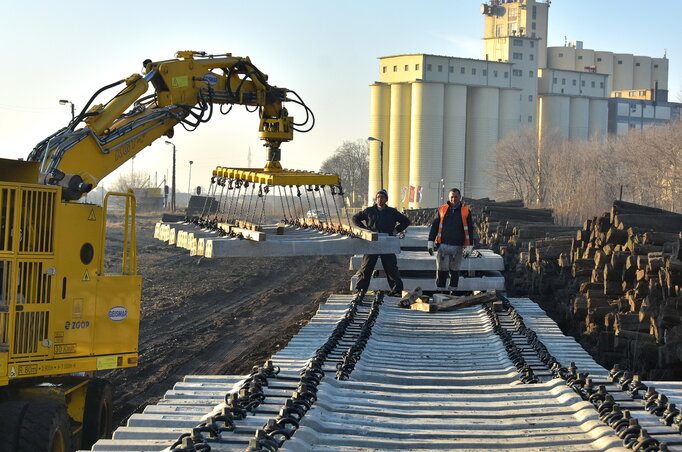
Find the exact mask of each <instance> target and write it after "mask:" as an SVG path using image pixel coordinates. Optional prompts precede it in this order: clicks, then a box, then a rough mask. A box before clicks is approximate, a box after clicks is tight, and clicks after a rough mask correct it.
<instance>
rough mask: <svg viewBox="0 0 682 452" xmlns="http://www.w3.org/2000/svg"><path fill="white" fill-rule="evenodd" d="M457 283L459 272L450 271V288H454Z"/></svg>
mask: <svg viewBox="0 0 682 452" xmlns="http://www.w3.org/2000/svg"><path fill="white" fill-rule="evenodd" d="M458 284H459V272H450V288H451V289H455V288H457V285H458Z"/></svg>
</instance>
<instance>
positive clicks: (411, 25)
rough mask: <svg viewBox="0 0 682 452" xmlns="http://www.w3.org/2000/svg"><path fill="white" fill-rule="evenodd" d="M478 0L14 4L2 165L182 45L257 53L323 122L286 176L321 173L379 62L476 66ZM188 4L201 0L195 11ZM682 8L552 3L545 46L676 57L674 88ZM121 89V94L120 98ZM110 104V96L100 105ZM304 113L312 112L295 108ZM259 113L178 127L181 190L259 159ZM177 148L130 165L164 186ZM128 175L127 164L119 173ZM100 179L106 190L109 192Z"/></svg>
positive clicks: (2, 109)
mask: <svg viewBox="0 0 682 452" xmlns="http://www.w3.org/2000/svg"><path fill="white" fill-rule="evenodd" d="M480 3H481V2H480V1H474V0H459V1H454V0H451V1H425V2H422V4H421V5H420V6H418V9H414V8H415V6H416V5H419V3H417V2H413V1H402V0H399V1H375V2H370V1H363V2H360V1H346V2H338V1H337V2H333V1H296V0H291V1H289V2H260V3H256V2H244V1H242V2H227V1H223V2H220V1H216V2H204V3H199V2H194V3H190V2H185V1H182V2H181V1H176V0H168V1H163V2H161V1H137V2H131V1H128V0H120V1H118V2H93V1H83V0H78V1H64V2H54V1H44V0H39V1H31V2H29V1H21V2H20V1H15V0H5V1H4V2H3V3H2V9H1V11H2V14H0V48H1V49H2V52H1V54H2V56H1V58H2V61H3V63H2V66H3V70H2V71H0V85H1V86H2V87H3V89H2V90H1V91H0V120H1V121H0V157H7V158H17V157H26V156H27V155H28V153H29V152H30V151H31V149H32V148H33V146H34V145H35V144H36V143H38V142H39V141H41V140H42V139H43V138H45V137H46V136H48V135H50V134H51V133H52V132H54V131H55V130H57V129H59V128H60V127H62V126H63V125H65V124H66V123H67V122H68V120H69V119H70V110H69V107H68V106H61V105H59V104H58V101H59V99H62V98H65V99H69V100H71V101H73V102H74V103H75V104H76V108H77V109H79V108H81V107H82V106H83V105H84V103H85V102H86V101H87V99H88V98H89V97H90V95H91V94H92V93H93V92H94V91H96V90H97V89H99V88H100V87H102V86H104V85H106V84H108V83H111V82H113V81H116V80H120V79H121V78H124V77H127V76H129V75H130V74H132V73H134V72H139V71H141V62H142V61H143V60H145V59H146V58H149V59H152V60H161V59H168V58H172V57H173V56H174V54H175V52H176V51H177V50H205V51H207V52H209V53H216V54H217V53H225V52H231V53H232V54H234V55H239V56H249V57H251V59H252V61H253V62H254V64H255V65H257V66H258V67H259V68H260V69H261V70H262V71H263V72H265V73H266V74H268V75H269V80H270V82H271V83H272V84H274V85H277V86H281V87H286V88H290V89H293V90H295V91H297V92H298V93H299V94H300V95H301V97H303V99H304V100H305V101H306V103H307V104H308V106H309V107H310V108H312V110H313V111H314V113H315V116H316V119H317V124H316V126H315V128H314V129H313V130H312V131H311V132H309V133H307V134H297V135H296V136H295V139H294V141H293V142H290V143H285V144H284V145H283V146H282V163H283V165H284V166H285V167H288V168H299V169H309V170H316V169H318V168H319V165H320V163H321V162H322V160H324V158H326V157H328V156H329V155H331V153H332V152H333V151H334V150H335V149H336V148H337V147H338V146H339V145H340V144H341V142H342V141H344V140H355V139H358V138H366V137H367V135H368V131H369V119H368V117H369V84H371V83H372V82H373V81H375V80H376V79H377V78H378V61H377V57H380V56H386V55H394V54H402V53H432V54H438V55H448V56H459V57H467V58H481V57H482V53H483V42H482V40H481V38H482V35H483V16H481V14H480V12H479V5H480ZM191 5H192V6H191ZM680 13H682V6H681V5H680V3H678V2H677V1H673V0H664V1H659V2H655V3H644V2H639V1H637V2H636V1H618V2H615V1H595V0H572V1H569V0H555V1H553V2H552V4H551V7H550V9H549V39H548V44H549V45H550V46H558V45H563V43H564V37H567V39H568V40H569V41H571V40H580V41H583V42H584V46H585V48H591V49H595V50H608V51H613V52H618V53H634V54H636V55H647V56H652V57H661V56H663V54H664V52H665V51H666V50H667V55H668V58H670V74H669V88H670V98H671V100H676V98H677V97H678V93H679V92H680V87H681V86H682V43H680V42H679V40H678V39H676V38H677V36H678V34H679V33H678V28H679V18H680V16H681V14H680ZM111 94H112V95H113V92H111ZM106 99H108V98H107V97H106V96H105V97H104V98H102V100H106ZM290 113H291V114H293V115H294V116H295V118H296V119H297V120H298V119H302V115H303V111H302V110H300V109H297V108H295V107H291V108H290ZM257 128H258V118H257V115H256V114H255V113H253V114H250V113H246V112H245V111H244V110H243V108H236V109H234V110H233V111H232V112H231V113H230V114H229V115H227V116H214V118H213V120H212V121H211V122H210V123H208V124H204V125H202V126H200V127H199V128H198V129H197V130H196V131H194V132H191V133H189V132H186V131H184V130H183V129H181V128H180V127H177V128H176V135H175V138H174V139H173V141H174V143H175V144H176V146H177V149H178V187H179V188H180V189H182V190H186V187H187V167H188V161H189V160H193V161H194V162H195V164H194V166H193V168H192V185H193V186H196V185H198V184H202V185H205V184H206V182H207V181H208V179H209V178H210V172H211V170H212V169H213V168H215V167H216V166H245V165H246V163H247V154H248V149H249V147H250V148H251V152H252V164H253V166H259V165H261V164H262V163H263V161H264V151H263V148H262V145H261V143H260V141H259V140H258V133H257ZM170 162H171V158H170V147H169V146H166V145H164V144H163V140H158V141H157V142H156V143H155V144H153V145H152V146H151V147H149V148H147V149H145V150H143V151H142V152H141V153H140V154H139V155H138V157H137V158H136V159H135V170H136V171H137V170H139V169H144V170H146V171H148V172H150V173H151V174H152V176H154V173H155V172H156V173H157V174H158V178H159V180H161V179H162V178H163V175H164V174H166V173H167V171H169V168H170ZM123 170H124V171H130V170H131V163H130V162H129V163H127V164H126V165H124V167H123ZM106 183H107V181H106V180H105V182H104V184H105V185H106Z"/></svg>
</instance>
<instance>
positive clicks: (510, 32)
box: [507, 22, 518, 36]
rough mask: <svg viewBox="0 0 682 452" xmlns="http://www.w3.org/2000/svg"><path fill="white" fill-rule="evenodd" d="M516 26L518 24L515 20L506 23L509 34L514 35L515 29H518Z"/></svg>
mask: <svg viewBox="0 0 682 452" xmlns="http://www.w3.org/2000/svg"><path fill="white" fill-rule="evenodd" d="M517 27H518V25H517V24H516V22H514V23H513V24H507V29H508V30H509V36H516V30H517V29H518V28H517Z"/></svg>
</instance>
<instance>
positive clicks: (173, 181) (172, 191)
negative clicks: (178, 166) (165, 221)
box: [166, 140, 175, 212]
mask: <svg viewBox="0 0 682 452" xmlns="http://www.w3.org/2000/svg"><path fill="white" fill-rule="evenodd" d="M166 144H170V145H171V146H173V178H172V182H171V205H170V208H171V212H175V145H174V144H173V143H171V142H170V141H168V140H166Z"/></svg>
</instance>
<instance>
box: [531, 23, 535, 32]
mask: <svg viewBox="0 0 682 452" xmlns="http://www.w3.org/2000/svg"><path fill="white" fill-rule="evenodd" d="M530 28H531V29H533V30H535V28H536V27H535V22H531V24H530Z"/></svg>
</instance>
